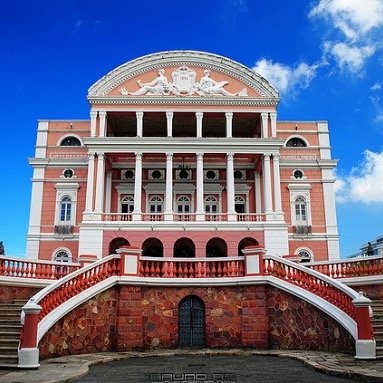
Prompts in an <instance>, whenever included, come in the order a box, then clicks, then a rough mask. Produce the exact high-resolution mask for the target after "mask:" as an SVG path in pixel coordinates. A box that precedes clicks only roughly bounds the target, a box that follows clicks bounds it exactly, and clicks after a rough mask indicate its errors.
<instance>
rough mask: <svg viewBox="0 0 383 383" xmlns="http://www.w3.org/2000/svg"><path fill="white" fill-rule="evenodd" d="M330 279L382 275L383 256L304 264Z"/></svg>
mask: <svg viewBox="0 0 383 383" xmlns="http://www.w3.org/2000/svg"><path fill="white" fill-rule="evenodd" d="M305 266H307V267H309V268H310V269H312V270H315V271H318V272H319V273H322V274H324V275H327V276H329V277H331V278H353V277H365V276H371V275H381V274H383V256H379V257H376V256H371V257H360V258H353V259H342V260H337V261H325V262H316V263H309V264H305Z"/></svg>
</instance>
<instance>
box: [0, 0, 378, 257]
mask: <svg viewBox="0 0 383 383" xmlns="http://www.w3.org/2000/svg"><path fill="white" fill-rule="evenodd" d="M0 27H1V34H0V47H1V60H0V73H1V75H0V76H1V86H2V92H1V93H0V105H1V111H2V112H1V124H0V126H1V132H2V137H3V146H2V150H1V151H0V160H1V161H0V174H1V176H2V183H1V187H0V193H1V199H0V201H1V202H0V213H1V220H0V241H1V240H2V241H4V244H5V250H6V254H7V255H12V256H14V255H23V254H24V253H25V242H26V233H27V227H28V219H29V204H30V190H31V182H30V178H31V175H32V170H31V167H30V166H29V164H28V160H27V159H28V157H32V156H33V155H34V145H35V140H36V128H37V120H38V119H88V118H89V105H88V103H87V100H86V94H87V90H88V88H89V86H90V85H92V84H93V83H94V82H96V81H97V80H98V79H99V78H100V77H102V76H103V75H105V74H106V73H107V72H109V71H110V70H112V69H114V68H115V67H117V66H119V65H121V64H123V63H125V62H127V61H129V60H132V59H134V58H137V57H139V56H142V55H145V54H149V53H153V52H158V51H165V50H173V49H191V50H201V51H207V52H212V53H216V54H219V55H223V56H226V57H228V58H231V59H233V60H235V61H238V62H240V63H242V64H244V65H246V66H248V67H250V68H254V70H256V71H258V72H259V73H260V74H261V75H263V76H265V77H266V78H268V79H269V81H270V82H271V83H272V84H273V85H274V86H275V87H276V88H277V89H279V91H280V93H281V97H282V101H281V103H280V105H279V108H278V119H279V120H328V121H329V127H330V134H331V144H332V147H333V158H336V159H339V164H338V167H337V172H336V177H337V183H336V185H337V190H338V192H337V200H338V204H337V211H338V224H339V232H340V243H341V254H342V257H345V256H348V255H351V254H352V253H354V252H356V251H358V249H359V247H360V246H361V245H362V244H363V243H365V242H367V241H369V240H371V239H374V238H375V237H376V236H378V235H380V234H383V147H382V146H383V145H382V144H383V99H382V97H383V1H382V0H312V1H311V0H290V1H280V0H216V1H215V0H212V1H200V0H194V1H188V0H185V1H182V2H179V1H173V0H163V1H158V0H155V1H154V0H146V1H143V0H126V1H122V0H110V1H99V0H92V1H90V0H77V1H76V0H60V1H59V0H39V1H36V2H30V1H21V0H13V1H2V2H0Z"/></svg>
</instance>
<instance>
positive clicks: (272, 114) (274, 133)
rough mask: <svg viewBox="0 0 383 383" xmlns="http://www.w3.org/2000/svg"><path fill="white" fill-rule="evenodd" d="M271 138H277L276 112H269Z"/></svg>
mask: <svg viewBox="0 0 383 383" xmlns="http://www.w3.org/2000/svg"><path fill="white" fill-rule="evenodd" d="M270 122H271V137H277V112H270Z"/></svg>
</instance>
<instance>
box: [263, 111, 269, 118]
mask: <svg viewBox="0 0 383 383" xmlns="http://www.w3.org/2000/svg"><path fill="white" fill-rule="evenodd" d="M268 116H269V112H261V117H262V118H267V117H268Z"/></svg>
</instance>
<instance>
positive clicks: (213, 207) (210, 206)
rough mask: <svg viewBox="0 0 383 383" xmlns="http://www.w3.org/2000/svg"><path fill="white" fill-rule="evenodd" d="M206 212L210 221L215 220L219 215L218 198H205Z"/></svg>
mask: <svg viewBox="0 0 383 383" xmlns="http://www.w3.org/2000/svg"><path fill="white" fill-rule="evenodd" d="M205 212H206V214H207V215H208V218H210V220H214V218H215V215H216V214H217V213H218V201H217V198H216V197H214V196H212V195H209V196H207V197H206V198H205Z"/></svg>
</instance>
